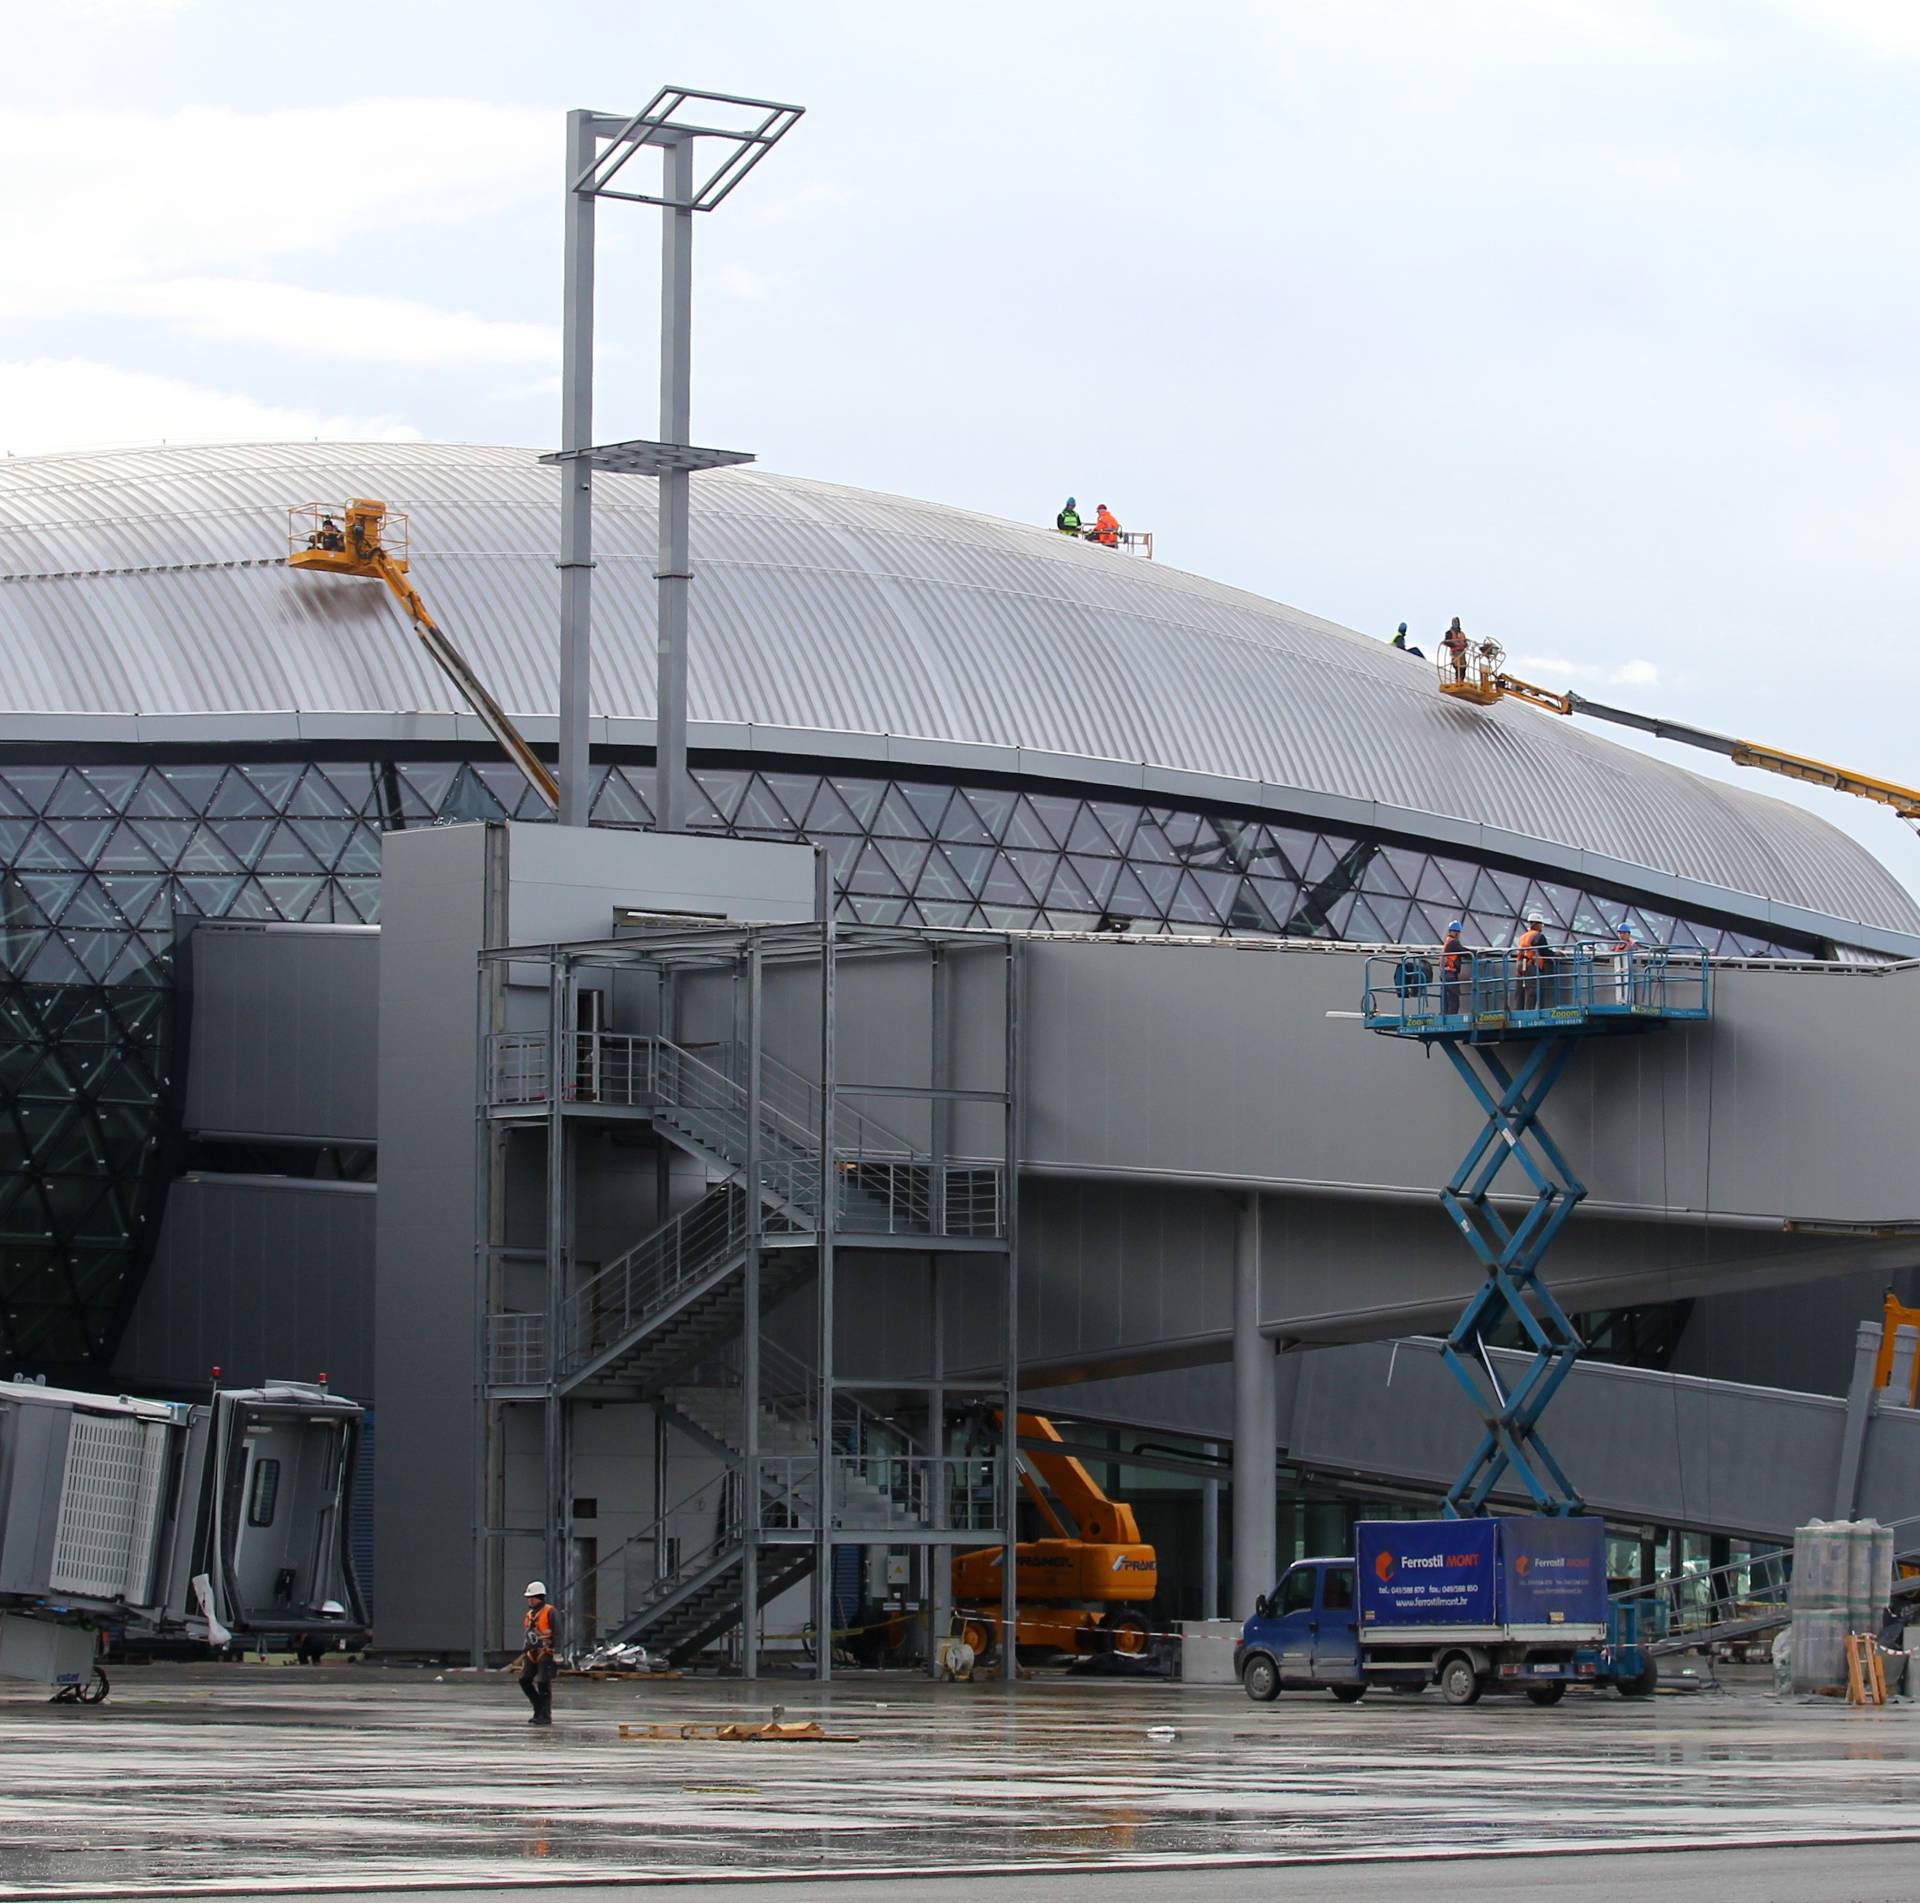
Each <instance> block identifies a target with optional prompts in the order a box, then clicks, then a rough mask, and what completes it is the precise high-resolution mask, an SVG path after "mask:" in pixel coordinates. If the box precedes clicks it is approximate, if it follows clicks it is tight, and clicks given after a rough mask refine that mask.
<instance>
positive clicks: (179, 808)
mask: <svg viewBox="0 0 1920 1903" xmlns="http://www.w3.org/2000/svg"><path fill="white" fill-rule="evenodd" d="M120 810H121V811H122V812H123V813H126V814H128V815H129V816H131V817H135V818H140V819H191V818H193V817H194V812H193V808H192V807H191V806H189V805H188V804H187V802H186V801H185V800H184V799H182V798H181V797H180V795H179V794H178V793H177V792H176V791H175V790H174V788H173V785H172V783H171V782H170V781H169V780H168V779H167V777H166V776H165V774H163V773H162V772H161V770H160V769H159V768H158V767H150V768H149V769H148V770H147V771H146V772H145V773H143V774H142V775H141V776H140V782H139V784H138V785H137V786H135V787H134V788H133V790H132V791H131V792H130V793H129V794H128V795H127V798H126V800H125V802H124V803H123V804H122V806H121V809H120Z"/></svg>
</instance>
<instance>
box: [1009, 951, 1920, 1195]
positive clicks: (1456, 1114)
mask: <svg viewBox="0 0 1920 1903" xmlns="http://www.w3.org/2000/svg"><path fill="white" fill-rule="evenodd" d="M1027 967H1028V971H1029V974H1030V976H1029V990H1028V1002H1027V1013H1026V1026H1027V1031H1026V1043H1027V1101H1026V1136H1025V1144H1026V1151H1025V1155H1026V1160H1027V1161H1028V1162H1029V1164H1030V1165H1032V1166H1033V1167H1036V1168H1041V1169H1045V1168H1057V1169H1066V1170H1091V1171H1112V1172H1116V1173H1120V1174H1147V1175H1160V1176H1178V1175H1190V1176H1193V1177H1195V1178H1198V1179H1200V1180H1202V1181H1206V1180H1214V1181H1225V1182H1234V1183H1268V1184H1273V1185H1276V1186H1278V1185H1283V1184H1302V1185H1315V1186H1320V1187H1326V1186H1340V1185H1351V1186H1358V1187H1361V1188H1366V1189H1369V1190H1371V1189H1377V1188H1384V1189H1387V1190H1398V1191H1407V1192H1415V1193H1418V1194H1422V1195H1426V1194H1431V1193H1432V1192H1433V1191H1435V1190H1437V1188H1438V1187H1439V1185H1440V1184H1441V1183H1443V1182H1445V1181H1446V1180H1447V1178H1448V1176H1449V1175H1450V1174H1451V1172H1452V1170H1453V1168H1454V1166H1455V1164H1457V1163H1458V1161H1459V1159H1460V1156H1461V1154H1462V1152H1463V1151H1464V1150H1465V1148H1466V1145H1467V1143H1468V1141H1469V1139H1470V1138H1471V1136H1472V1135H1473V1133H1474V1131H1475V1130H1476V1129H1477V1127H1478V1112H1477V1111H1476V1110H1475V1109H1474V1108H1473V1106H1472V1102H1471V1100H1470V1099H1469V1098H1468V1096H1467V1094H1466V1092H1465V1091H1464V1089H1462V1087H1461V1085H1460V1083H1459V1081H1458V1079H1457V1078H1456V1077H1455V1076H1454V1074H1453V1071H1452V1069H1451V1067H1450V1066H1449V1065H1447V1064H1445V1063H1443V1062H1441V1061H1439V1060H1438V1059H1437V1058H1436V1059H1434V1060H1432V1061H1423V1057H1422V1052H1421V1050H1420V1049H1419V1048H1418V1047H1417V1046H1414V1045H1411V1044H1408V1043H1404V1042H1401V1041H1398V1040H1395V1039H1391V1038H1383V1037H1376V1036H1373V1035H1371V1034H1369V1033H1368V1032H1367V1031H1366V1030H1364V1029H1363V1028H1362V1027H1361V1025H1360V1024H1359V1023H1358V1022H1357V1021H1355V1020H1354V1018H1353V1017H1352V1016H1351V1014H1352V1013H1353V1012H1355V1011H1356V1010H1357V1008H1358V1006H1359V1003H1360V996H1361V986H1362V982H1363V973H1364V969H1365V960H1364V958H1363V957H1362V956H1361V955H1360V954H1357V953H1352V952H1319V951H1308V950H1305V949H1298V950H1288V949H1280V948H1269V947H1264V946H1254V945H1252V944H1248V943H1241V944H1238V945H1235V944H1233V943H1230V942H1214V943H1205V944H1202V943H1186V944H1167V943H1159V944H1156V943H1153V942H1151V941H1146V940H1138V941H1129V940H1119V941H1115V942H1112V943H1098V942H1084V941H1080V942H1076V941H1064V940H1059V941H1050V940H1036V941H1033V942H1032V943H1031V944H1030V945H1029V947H1028V951H1027ZM1716 984H1717V989H1716V993H1715V1020H1714V1023H1713V1024H1712V1026H1711V1027H1708V1026H1704V1025H1686V1026H1680V1025H1676V1026H1670V1027H1668V1028H1665V1029H1661V1030H1654V1031H1649V1032H1647V1033H1645V1034H1643V1035H1639V1036H1633V1037H1624V1038H1619V1039H1612V1040H1595V1041H1593V1042H1590V1043H1588V1044H1586V1045H1584V1046H1583V1047H1582V1048H1581V1049H1580V1050H1579V1052H1578V1053H1577V1054H1576V1055H1575V1057H1574V1060H1573V1067H1572V1069H1571V1071H1570V1072H1569V1075H1568V1077H1567V1079H1566V1081H1565V1082H1563V1083H1562V1084H1561V1086H1560V1087H1559V1090H1558V1092H1557V1093H1556V1095H1555V1098H1554V1101H1553V1108H1552V1114H1551V1116H1550V1119H1549V1121H1550V1122H1551V1124H1552V1128H1553V1132H1554V1135H1555V1137H1556V1138H1557V1140H1558V1141H1559V1142H1560V1144H1561V1146H1562V1148H1563V1149H1564V1150H1565V1151H1566V1153H1567V1155H1568V1158H1569V1160H1570V1161H1571V1163H1572V1165H1573V1167H1574V1169H1575V1170H1576V1171H1578V1172H1579V1173H1580V1175H1581V1176H1582V1178H1583V1180H1584V1181H1585V1182H1586V1184H1587V1186H1588V1189H1589V1191H1590V1193H1591V1195H1592V1197H1593V1199H1594V1201H1595V1202H1596V1203H1598V1204H1602V1205H1609V1204H1610V1205H1615V1206H1618V1207H1621V1208H1626V1209H1638V1210H1645V1211H1650V1212H1675V1213H1678V1212H1684V1211H1693V1210H1700V1209H1704V1208H1711V1209H1713V1210H1714V1211H1716V1212H1720V1213H1723V1214H1739V1215H1746V1216H1755V1217H1761V1218H1765V1219H1778V1218H1783V1217H1791V1218H1797V1219H1800V1220H1814V1219H1822V1220H1829V1221H1840V1222H1888V1221H1896V1220H1906V1219H1920V1183H1916V1181H1915V1180H1914V1177H1913V1173H1912V1169H1911V1164H1910V1161H1909V1158H1908V1156H1907V1150H1908V1148H1909V1146H1908V1145H1907V1143H1906V1141H1905V1136H1904V1133H1905V1131H1906V1130H1907V1128H1908V1126H1909V1125H1910V1122H1911V1117H1910V1115H1909V1114H1908V1112H1909V1107H1910V1105H1911V1102H1912V1077H1913V1071H1914V1065H1915V1061H1916V1058H1920V967H1915V966H1900V967H1883V968H1878V969H1861V968H1842V967H1829V968H1827V969H1824V970H1819V969H1793V968H1773V969H1769V968H1766V967H1763V966H1743V967H1738V968H1734V969H1722V970H1720V971H1719V973H1718V975H1717V979H1716ZM1329 1014H1335V1015H1329ZM1836 1052H1844V1053H1846V1057H1845V1061H1844V1063H1842V1062H1838V1061H1836V1058H1835V1053H1836Z"/></svg>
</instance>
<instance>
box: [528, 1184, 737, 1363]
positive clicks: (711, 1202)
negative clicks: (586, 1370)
mask: <svg viewBox="0 0 1920 1903" xmlns="http://www.w3.org/2000/svg"><path fill="white" fill-rule="evenodd" d="M746 1240H747V1209H746V1199H745V1197H744V1196H742V1195H741V1194H740V1192H739V1191H738V1189H737V1188H735V1187H734V1186H732V1185H722V1186H720V1188H719V1189H717V1190H715V1191H710V1192H709V1193H708V1194H707V1195H706V1196H704V1197H702V1198H701V1200H700V1201H699V1202H697V1203H695V1204H693V1205H692V1206H691V1207H690V1208H688V1209H683V1210H682V1211H681V1212H680V1214H679V1215H677V1216H672V1217H669V1218H668V1220H667V1221H665V1222H664V1223H662V1224H661V1225H660V1226H659V1228H657V1229H655V1230H654V1231H652V1233H651V1234H649V1235H646V1236H643V1237H642V1238H641V1240H640V1241H638V1242H636V1243H635V1244H634V1245H633V1247H632V1248H631V1249H628V1250H627V1251H626V1252H625V1253H624V1254H623V1255H617V1256H615V1257H614V1259H613V1260H612V1261H611V1262H609V1263H608V1264H607V1265H606V1267H605V1268H603V1269H601V1270H600V1271H599V1272H598V1273H597V1274H595V1275H593V1276H592V1277H590V1278H589V1279H588V1280H587V1281H585V1282H583V1283H581V1285H580V1286H579V1287H578V1288H577V1289H575V1290H574V1291H573V1293H572V1294H571V1295H569V1296H568V1297H567V1304H566V1328H565V1331H564V1340H563V1343H562V1348H563V1352H564V1353H565V1355H566V1357H567V1362H568V1365H571V1364H572V1363H573V1362H574V1361H576V1360H578V1359H581V1358H583V1357H585V1356H586V1355H589V1354H593V1353H595V1352H597V1351H598V1350H599V1349H601V1348H604V1347H610V1346H611V1345H612V1344H613V1343H614V1342H615V1341H617V1340H619V1339H620V1337H621V1336H623V1335H625V1334H628V1333H630V1332H631V1331H632V1329H633V1328H634V1327H635V1326H636V1324H637V1323H639V1322H640V1321H642V1320H643V1319H644V1318H645V1317H646V1316H647V1315H648V1314H650V1313H651V1312H652V1311H653V1310H655V1309H657V1308H658V1307H659V1306H660V1303H661V1302H662V1301H663V1300H664V1299H666V1297H668V1296H669V1295H671V1294H672V1293H674V1292H675V1291H676V1290H677V1289H679V1288H682V1287H685V1286H686V1285H687V1284H689V1283H691V1282H697V1281H699V1280H701V1279H702V1278H703V1277H704V1276H706V1275H708V1274H709V1273H711V1272H712V1270H713V1269H715V1268H716V1267H718V1266H719V1264H720V1263H721V1262H722V1261H723V1260H724V1259H725V1258H726V1257H727V1256H729V1255H732V1254H734V1253H735V1252H736V1251H737V1250H739V1249H741V1248H743V1247H744V1246H745V1244H746ZM616 1286H617V1287H618V1289H619V1292H620V1302H619V1311H620V1321H619V1325H618V1326H617V1327H616V1328H614V1329H612V1330H611V1331H606V1330H602V1331H600V1334H599V1338H598V1339H596V1335H595V1331H596V1329H597V1327H598V1324H599V1322H600V1319H601V1317H602V1316H604V1315H606V1314H607V1313H608V1312H609V1309H610V1304H608V1303H607V1301H606V1300H605V1296H606V1293H607V1291H608V1290H610V1289H613V1288H615V1287H616Z"/></svg>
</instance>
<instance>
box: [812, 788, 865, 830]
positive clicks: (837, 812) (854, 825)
mask: <svg viewBox="0 0 1920 1903" xmlns="http://www.w3.org/2000/svg"><path fill="white" fill-rule="evenodd" d="M865 830H866V829H865V828H864V827H863V826H862V825H861V824H860V816H859V814H857V813H856V812H855V811H854V810H853V808H852V807H851V806H849V805H848V804H847V802H846V801H845V800H844V799H843V798H842V797H841V796H840V791H839V789H838V788H837V787H836V786H835V785H834V784H833V782H832V781H831V780H822V781H821V782H820V790H819V792H818V793H817V794H816V795H815V796H814V801H813V804H812V805H811V806H810V807H809V808H808V809H807V820H806V833H807V837H808V838H810V839H818V838H821V837H822V836H823V835H825V834H828V833H833V834H842V833H860V832H864V831H865Z"/></svg>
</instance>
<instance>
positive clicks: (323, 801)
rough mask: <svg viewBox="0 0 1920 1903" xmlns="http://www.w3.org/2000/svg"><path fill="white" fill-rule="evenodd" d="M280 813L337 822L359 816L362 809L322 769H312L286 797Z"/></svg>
mask: <svg viewBox="0 0 1920 1903" xmlns="http://www.w3.org/2000/svg"><path fill="white" fill-rule="evenodd" d="M280 810H281V812H282V813H286V814H299V815H301V816H303V817H305V818H308V819H334V818H344V817H346V816H348V815H350V814H352V815H357V814H358V813H359V811H360V807H359V804H358V802H357V801H355V800H352V799H350V798H349V797H348V796H347V795H346V794H345V793H343V792H341V790H340V789H339V788H338V787H337V786H335V785H334V783H333V782H332V780H330V779H329V778H328V777H327V775H326V773H325V771H324V770H323V769H322V768H320V767H317V766H310V767H308V768H307V769H306V771H305V772H304V773H302V774H301V776H300V782H299V784H298V785H297V786H295V787H294V788H293V790H292V791H291V792H290V793H289V794H288V795H287V797H286V799H285V800H284V801H283V802H282V804H281V807H280Z"/></svg>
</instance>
